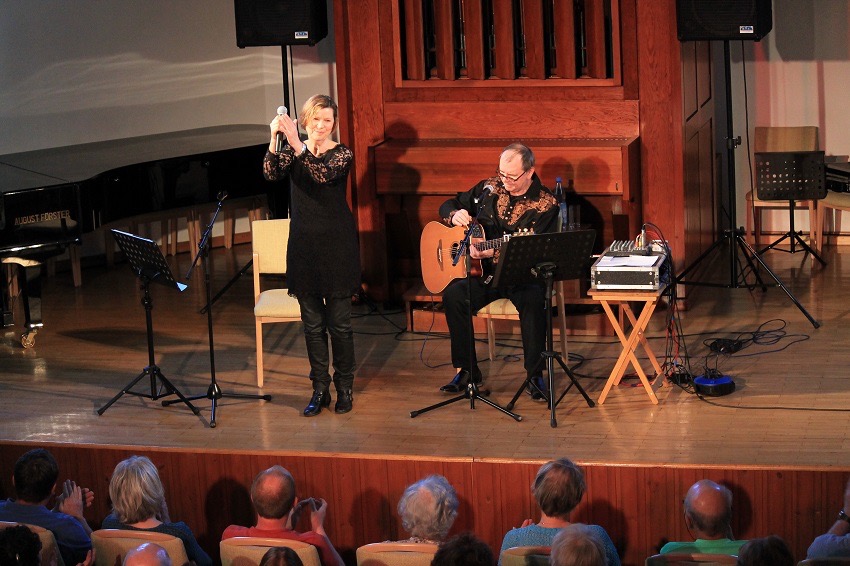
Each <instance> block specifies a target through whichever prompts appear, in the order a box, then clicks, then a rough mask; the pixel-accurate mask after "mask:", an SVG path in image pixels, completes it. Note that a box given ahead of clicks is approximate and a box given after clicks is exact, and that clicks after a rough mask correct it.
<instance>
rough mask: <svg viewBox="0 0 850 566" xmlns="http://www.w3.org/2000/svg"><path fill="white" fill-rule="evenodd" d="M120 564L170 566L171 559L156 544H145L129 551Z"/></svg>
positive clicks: (125, 565)
mask: <svg viewBox="0 0 850 566" xmlns="http://www.w3.org/2000/svg"><path fill="white" fill-rule="evenodd" d="M121 564H122V566H171V557H170V556H168V553H167V552H166V551H165V549H164V548H162V547H161V546H159V545H158V544H154V543H152V542H146V543H144V544H140V545H139V546H137V547H136V548H134V549H133V550H131V551H129V552H128V553H127V556H125V557H124V562H122V563H121Z"/></svg>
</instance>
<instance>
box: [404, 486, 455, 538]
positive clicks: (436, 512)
mask: <svg viewBox="0 0 850 566" xmlns="http://www.w3.org/2000/svg"><path fill="white" fill-rule="evenodd" d="M457 508H458V501H457V493H455V488H453V487H452V484H450V483H449V480H447V479H446V478H444V477H443V476H438V475H431V476H428V477H427V478H425V479H421V480H419V481H418V482H416V483H414V484H411V485H409V486H408V487H407V489H405V490H404V494H402V496H401V499H399V501H398V514H399V517H401V525H402V526H403V527H404V530H405V531H407V533H408V534H409V535H410V538H408V539H406V540H403V541H399V542H423V543H433V544H440V543H441V542H442V541H444V540H446V536H448V534H449V529H451V528H452V524H454V522H455V519H456V518H457Z"/></svg>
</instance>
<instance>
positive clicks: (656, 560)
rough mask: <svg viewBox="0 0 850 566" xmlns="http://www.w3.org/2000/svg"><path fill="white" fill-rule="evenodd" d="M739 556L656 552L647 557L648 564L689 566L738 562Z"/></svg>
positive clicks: (649, 565)
mask: <svg viewBox="0 0 850 566" xmlns="http://www.w3.org/2000/svg"><path fill="white" fill-rule="evenodd" d="M737 563H738V557H737V556H735V555H732V554H699V553H679V552H671V553H670V554H656V555H654V556H650V557H649V558H647V559H646V566H661V565H663V564H677V565H679V566H687V565H690V564H700V565H702V566H715V565H717V566H722V565H723V564H737Z"/></svg>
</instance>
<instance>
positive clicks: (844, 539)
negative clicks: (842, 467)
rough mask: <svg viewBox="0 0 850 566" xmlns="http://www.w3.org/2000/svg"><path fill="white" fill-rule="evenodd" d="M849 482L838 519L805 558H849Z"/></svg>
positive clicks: (813, 545)
mask: <svg viewBox="0 0 850 566" xmlns="http://www.w3.org/2000/svg"><path fill="white" fill-rule="evenodd" d="M848 512H850V481H848V482H847V487H846V488H844V507H842V508H841V510H840V511H839V512H838V518H837V519H836V520H835V523H833V524H832V527H830V529H829V530H828V531H826V533H825V534H822V535H820V536H819V537H817V538H816V539H815V540H814V542H812V545H811V546H810V547H809V551H808V552H807V553H806V558H837V557H847V556H850V516H848Z"/></svg>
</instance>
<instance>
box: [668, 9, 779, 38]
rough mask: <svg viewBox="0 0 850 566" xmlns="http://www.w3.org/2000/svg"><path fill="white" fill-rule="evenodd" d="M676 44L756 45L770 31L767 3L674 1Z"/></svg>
mask: <svg viewBox="0 0 850 566" xmlns="http://www.w3.org/2000/svg"><path fill="white" fill-rule="evenodd" d="M676 24H677V31H678V37H679V41H702V40H713V39H725V40H731V39H741V40H750V41H759V40H760V39H761V38H763V37H764V36H766V35H767V33H768V32H769V31H770V30H771V29H772V28H773V7H772V6H771V0H676Z"/></svg>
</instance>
